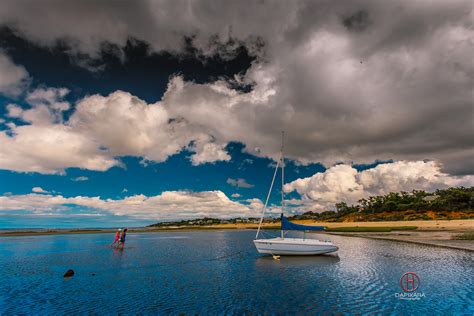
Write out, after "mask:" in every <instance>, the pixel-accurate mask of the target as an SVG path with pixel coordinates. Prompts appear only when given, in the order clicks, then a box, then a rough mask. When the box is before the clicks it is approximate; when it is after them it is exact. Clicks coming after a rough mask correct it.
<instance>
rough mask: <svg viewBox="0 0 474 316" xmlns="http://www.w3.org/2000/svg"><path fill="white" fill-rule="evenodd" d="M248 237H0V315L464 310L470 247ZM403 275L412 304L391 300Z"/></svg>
mask: <svg viewBox="0 0 474 316" xmlns="http://www.w3.org/2000/svg"><path fill="white" fill-rule="evenodd" d="M254 235H255V232H254V231H200V232H162V233H146V234H129V235H127V244H126V247H125V249H124V250H123V251H121V250H114V249H111V248H110V247H108V244H109V243H110V242H111V241H112V239H113V237H114V236H113V235H112V234H110V235H109V234H93V235H54V236H35V237H27V236H26V237H4V238H0V267H1V268H0V314H5V315H7V314H25V313H28V314H64V313H75V314H90V313H93V314H117V313H122V314H137V313H141V314H178V313H186V314H196V313H197V314H204V315H205V314H335V313H336V314H337V313H339V314H371V315H373V314H394V315H395V314H397V315H399V314H403V315H407V314H420V315H426V314H432V315H473V314H474V272H473V271H474V269H473V268H474V261H473V256H472V253H470V252H467V251H460V250H450V249H444V248H438V247H431V246H423V245H415V244H408V243H402V242H392V241H383V240H370V239H364V238H355V237H342V236H329V237H330V239H331V240H332V241H333V242H334V243H335V244H336V245H338V246H339V248H340V249H339V251H338V252H337V255H323V256H314V257H282V258H281V260H273V259H272V258H271V257H268V256H262V255H259V254H257V252H256V250H255V248H254V246H253V243H252V239H253V238H254ZM314 236H315V237H319V238H320V239H323V240H324V239H328V236H325V235H314ZM68 269H74V271H75V275H74V276H73V277H72V278H69V279H64V278H63V274H64V272H65V271H66V270H68ZM408 271H410V272H415V273H416V274H417V275H418V276H419V279H420V285H419V287H418V289H417V290H416V292H417V293H420V295H421V294H423V295H422V297H420V299H419V300H403V299H400V298H399V297H397V293H401V292H403V290H402V289H401V288H400V285H399V281H400V277H401V275H402V274H403V273H405V272H408Z"/></svg>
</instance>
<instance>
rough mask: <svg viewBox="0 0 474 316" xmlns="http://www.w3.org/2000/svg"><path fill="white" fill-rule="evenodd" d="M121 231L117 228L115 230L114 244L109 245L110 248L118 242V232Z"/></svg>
mask: <svg viewBox="0 0 474 316" xmlns="http://www.w3.org/2000/svg"><path fill="white" fill-rule="evenodd" d="M121 231H122V230H121V229H120V228H119V229H118V230H117V232H116V233H115V239H114V242H113V243H112V244H111V245H110V247H112V246H113V245H115V244H116V243H118V242H119V241H120V232H121Z"/></svg>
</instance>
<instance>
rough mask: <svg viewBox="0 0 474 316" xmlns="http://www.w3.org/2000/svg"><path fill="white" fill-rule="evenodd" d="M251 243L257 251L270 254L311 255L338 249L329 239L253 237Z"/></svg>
mask: <svg viewBox="0 0 474 316" xmlns="http://www.w3.org/2000/svg"><path fill="white" fill-rule="evenodd" d="M253 243H254V244H255V247H256V248H257V251H258V252H259V253H262V254H271V255H293V256H295V255H296V256H311V255H319V254H324V253H330V252H335V251H337V250H338V249H339V248H338V247H337V246H335V245H334V244H333V243H331V242H330V241H320V240H316V239H302V238H269V239H255V240H254V241H253Z"/></svg>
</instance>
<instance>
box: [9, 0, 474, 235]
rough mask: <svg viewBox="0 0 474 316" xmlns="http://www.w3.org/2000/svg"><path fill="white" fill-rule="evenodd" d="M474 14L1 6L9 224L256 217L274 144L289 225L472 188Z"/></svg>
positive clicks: (327, 6)
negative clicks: (370, 202) (376, 203)
mask: <svg viewBox="0 0 474 316" xmlns="http://www.w3.org/2000/svg"><path fill="white" fill-rule="evenodd" d="M473 18H474V13H473V6H472V3H471V2H470V1H458V0H453V1H400V0H395V1H390V2H382V1H375V0H374V1H368V0H356V1H338V2H334V1H291V2H283V1H281V2H279V1H250V0H246V1H225V2H217V1H200V0H197V1H145V0H139V1H134V2H133V3H132V2H129V1H114V2H107V1H104V2H96V1H77V2H64V1H50V0H45V1H32V0H30V1H10V0H7V1H2V2H1V3H0V228H35V227H116V226H140V225H147V224H151V223H155V222H159V221H170V220H180V219H192V218H199V217H204V216H209V217H218V218H232V217H255V216H259V215H260V213H261V210H262V207H263V203H264V202H265V198H266V195H267V191H268V188H269V185H270V182H271V180H272V176H273V170H274V168H275V165H276V162H277V161H278V159H279V155H280V150H281V132H282V131H285V147H284V153H285V158H286V164H285V167H286V169H285V186H284V192H285V197H286V199H287V201H288V202H287V207H286V212H288V213H289V214H296V213H301V212H305V211H317V212H321V211H326V210H332V209H334V204H335V203H337V202H340V201H345V202H347V203H348V204H353V203H357V201H358V200H359V199H361V198H364V197H367V196H370V195H377V194H386V193H388V192H391V191H411V190H414V189H417V190H419V189H422V190H427V191H434V190H436V189H441V188H447V187H451V186H472V185H473V183H474V163H473V162H474V159H473V158H474V137H473V134H474V133H473V132H474V125H473V122H474V121H473V118H474V113H473V109H474V107H473V83H474V81H473V78H474V61H473V58H472V55H473V46H474V36H473V35H474V30H473V25H472V21H473ZM277 181H281V178H280V175H278V177H277ZM279 183H280V182H279ZM280 198H281V185H277V186H276V188H275V190H274V192H273V193H272V196H271V199H270V203H269V206H270V207H269V214H278V212H279V209H278V208H279V205H280Z"/></svg>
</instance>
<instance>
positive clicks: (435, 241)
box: [327, 230, 474, 252]
mask: <svg viewBox="0 0 474 316" xmlns="http://www.w3.org/2000/svg"><path fill="white" fill-rule="evenodd" d="M470 231H471V232H472V230H470ZM466 232H469V231H466ZM461 233H463V231H410V232H402V231H399V232H396V231H393V232H387V233H385V232H384V233H352V232H351V233H342V232H341V233H339V232H338V233H333V232H327V234H330V235H339V236H350V237H363V238H371V239H382V240H391V241H398V242H409V243H415V244H422V245H430V246H437V247H445V248H453V249H460V250H467V251H473V252H474V241H473V240H457V239H455V238H456V236H457V235H459V234H461Z"/></svg>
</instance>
